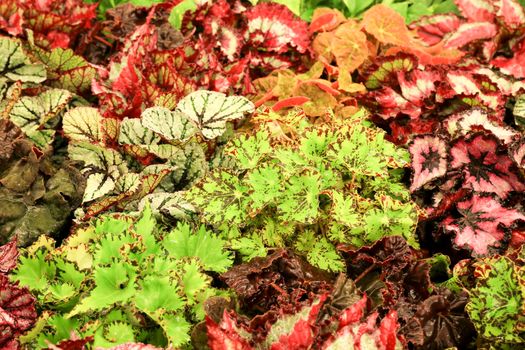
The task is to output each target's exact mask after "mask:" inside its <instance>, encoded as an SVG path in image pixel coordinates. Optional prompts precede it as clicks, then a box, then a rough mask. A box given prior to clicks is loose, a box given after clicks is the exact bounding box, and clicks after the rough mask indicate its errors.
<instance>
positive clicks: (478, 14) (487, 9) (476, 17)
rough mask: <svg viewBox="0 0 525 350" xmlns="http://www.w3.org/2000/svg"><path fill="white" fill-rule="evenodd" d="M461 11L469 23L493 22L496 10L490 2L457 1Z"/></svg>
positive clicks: (480, 0) (483, 0) (484, 0)
mask: <svg viewBox="0 0 525 350" xmlns="http://www.w3.org/2000/svg"><path fill="white" fill-rule="evenodd" d="M455 3H456V5H457V7H458V8H459V11H460V12H461V14H462V15H463V17H465V18H467V19H468V20H469V22H483V21H488V22H493V21H494V17H495V14H494V13H495V9H494V6H493V5H492V2H491V1H490V0H455Z"/></svg>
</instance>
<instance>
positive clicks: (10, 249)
mask: <svg viewBox="0 0 525 350" xmlns="http://www.w3.org/2000/svg"><path fill="white" fill-rule="evenodd" d="M17 261H18V249H17V248H16V239H12V240H11V241H10V242H8V243H7V244H4V245H2V246H0V273H8V272H9V271H11V270H12V269H14V268H15V267H16V263H17Z"/></svg>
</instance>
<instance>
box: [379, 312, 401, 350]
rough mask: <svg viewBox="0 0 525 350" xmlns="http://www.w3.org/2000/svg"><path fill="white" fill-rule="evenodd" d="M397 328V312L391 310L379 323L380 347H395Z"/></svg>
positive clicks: (393, 349)
mask: <svg viewBox="0 0 525 350" xmlns="http://www.w3.org/2000/svg"><path fill="white" fill-rule="evenodd" d="M398 329H399V323H397V312H395V311H394V310H392V311H390V312H389V313H388V314H387V315H386V316H385V317H384V318H383V319H382V320H381V324H380V325H379V340H380V345H381V349H384V350H395V349H396V345H397V344H398V340H397V330H398Z"/></svg>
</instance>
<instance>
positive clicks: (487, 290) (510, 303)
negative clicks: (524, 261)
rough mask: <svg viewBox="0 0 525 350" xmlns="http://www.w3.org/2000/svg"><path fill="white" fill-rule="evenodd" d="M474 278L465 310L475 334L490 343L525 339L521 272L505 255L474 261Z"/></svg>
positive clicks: (522, 341)
mask: <svg viewBox="0 0 525 350" xmlns="http://www.w3.org/2000/svg"><path fill="white" fill-rule="evenodd" d="M474 265H475V266H476V272H477V273H476V274H475V276H477V280H476V284H475V287H474V288H472V289H471V290H470V291H469V296H470V298H469V302H468V304H467V306H466V308H465V309H466V311H467V313H468V314H469V316H470V319H471V320H472V322H473V323H474V326H475V327H476V330H477V331H478V333H479V335H480V336H481V337H482V338H483V339H485V340H487V341H490V342H494V343H496V344H497V343H522V344H523V343H525V332H524V330H523V324H524V322H525V313H524V305H525V287H524V286H525V276H524V274H523V268H521V270H520V269H519V268H518V267H517V266H515V265H514V263H513V262H512V261H511V260H510V259H509V258H507V257H496V258H489V259H483V260H481V261H479V262H477V263H475V264H474Z"/></svg>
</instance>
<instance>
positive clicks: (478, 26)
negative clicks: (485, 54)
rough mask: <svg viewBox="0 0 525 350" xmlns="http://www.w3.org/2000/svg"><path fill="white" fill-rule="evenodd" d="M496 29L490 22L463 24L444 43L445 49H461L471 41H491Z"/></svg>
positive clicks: (496, 31)
mask: <svg viewBox="0 0 525 350" xmlns="http://www.w3.org/2000/svg"><path fill="white" fill-rule="evenodd" d="M497 33H498V27H497V26H496V25H495V24H494V23H491V22H475V23H463V24H461V25H460V26H459V27H458V28H457V29H456V31H455V32H454V33H453V34H452V35H451V36H449V37H448V38H447V39H446V41H445V45H444V47H445V48H461V47H463V46H465V45H467V44H469V43H471V42H473V41H476V40H481V39H492V38H493V37H495V36H496V34H497Z"/></svg>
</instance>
